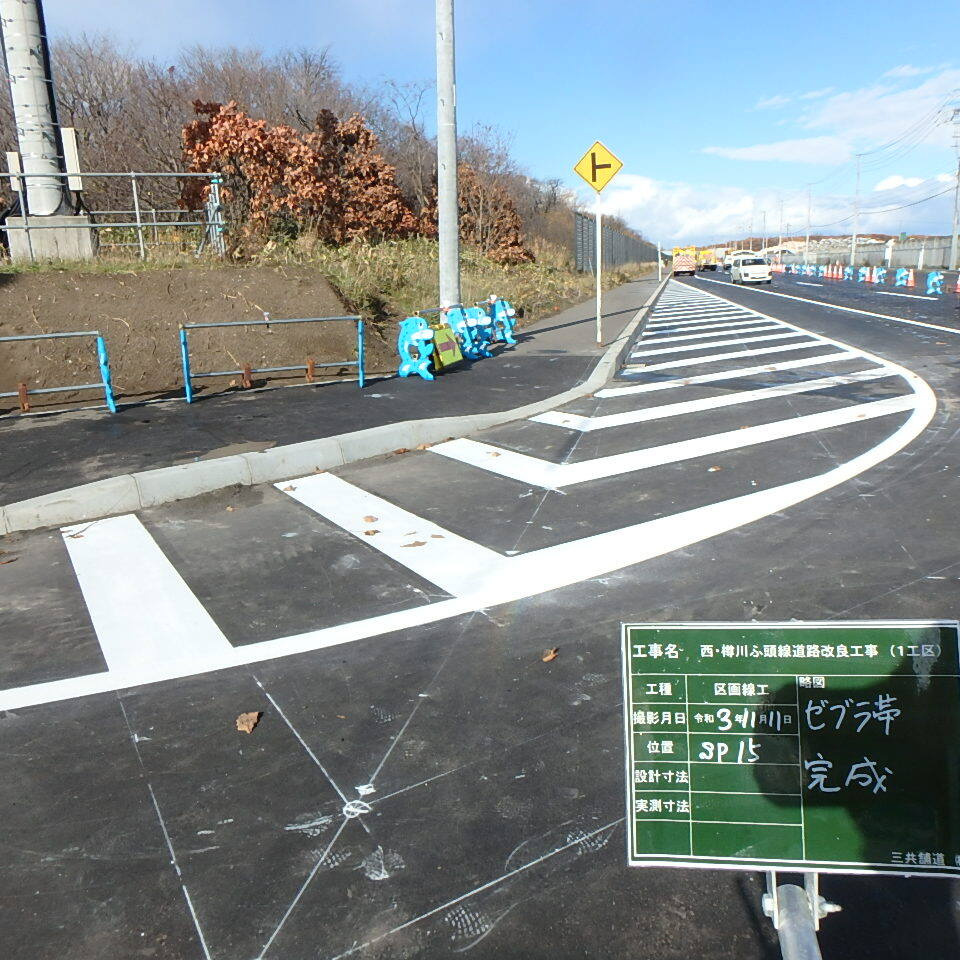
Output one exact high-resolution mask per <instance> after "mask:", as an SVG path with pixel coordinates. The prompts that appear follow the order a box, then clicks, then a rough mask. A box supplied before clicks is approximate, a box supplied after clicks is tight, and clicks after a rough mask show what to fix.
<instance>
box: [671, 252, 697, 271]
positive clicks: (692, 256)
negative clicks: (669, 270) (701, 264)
mask: <svg viewBox="0 0 960 960" xmlns="http://www.w3.org/2000/svg"><path fill="white" fill-rule="evenodd" d="M696 272H697V248H696V247H674V248H673V275H674V276H675V277H678V276H680V274H681V273H686V274H688V275H689V276H691V277H692V276H694V274H696Z"/></svg>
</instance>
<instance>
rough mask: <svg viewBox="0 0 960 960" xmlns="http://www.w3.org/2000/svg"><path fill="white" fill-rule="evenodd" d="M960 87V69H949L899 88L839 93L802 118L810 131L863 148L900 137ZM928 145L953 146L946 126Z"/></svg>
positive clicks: (934, 130) (878, 86) (882, 86)
mask: <svg viewBox="0 0 960 960" xmlns="http://www.w3.org/2000/svg"><path fill="white" fill-rule="evenodd" d="M957 87H960V70H957V69H955V68H947V69H944V70H941V71H940V73H938V74H936V75H935V76H931V77H928V78H927V79H926V80H923V81H922V82H920V83H918V84H916V85H913V86H909V87H907V88H899V87H896V86H893V85H891V84H882V83H881V84H875V85H874V86H871V87H863V88H861V89H859V90H850V91H846V92H841V93H836V94H834V95H832V96H830V97H828V98H826V99H825V100H822V101H821V102H819V103H817V104H815V105H813V106H811V107H810V108H808V109H807V110H806V111H804V113H803V114H801V116H800V118H799V123H800V126H801V127H804V128H805V129H807V130H824V131H827V132H828V133H831V134H833V135H835V136H841V137H843V138H844V139H845V140H847V142H848V143H849V144H850V145H851V147H852V148H853V152H857V150H858V148H860V149H862V148H866V149H869V148H870V147H873V146H876V145H878V144H880V143H883V142H885V141H887V140H892V139H894V138H896V137H899V136H900V135H901V134H902V133H903V132H904V131H905V130H907V129H908V128H910V127H911V126H913V125H914V124H916V123H917V122H918V121H919V120H922V119H923V118H924V117H926V116H928V115H932V114H933V113H934V111H935V110H936V109H937V108H938V107H939V106H940V105H941V104H942V103H943V102H944V101H945V100H946V99H948V97H949V96H950V95H951V93H952V92H953V91H954V90H955V89H956V88H957ZM930 128H931V132H930V135H929V137H928V140H927V142H928V143H931V144H937V145H946V144H948V143H949V140H950V134H949V130H948V129H947V125H946V124H944V125H941V126H940V127H934V125H933V118H932V117H931V120H930Z"/></svg>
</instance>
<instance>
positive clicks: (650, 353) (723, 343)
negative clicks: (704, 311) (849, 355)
mask: <svg viewBox="0 0 960 960" xmlns="http://www.w3.org/2000/svg"><path fill="white" fill-rule="evenodd" d="M808 336H809V334H806V333H797V332H796V331H794V330H790V331H788V332H787V333H768V334H765V335H763V336H759V337H741V336H739V335H736V336H734V337H733V339H729V340H708V341H707V342H706V343H692V344H687V345H686V346H685V347H664V348H663V349H662V350H660V349H657V350H634V351H633V352H632V353H631V354H630V356H631V357H655V356H660V355H662V354H665V353H689V352H690V351H691V350H708V349H709V348H710V347H732V346H735V345H736V344H738V343H763V342H766V341H770V340H795V339H797V337H808Z"/></svg>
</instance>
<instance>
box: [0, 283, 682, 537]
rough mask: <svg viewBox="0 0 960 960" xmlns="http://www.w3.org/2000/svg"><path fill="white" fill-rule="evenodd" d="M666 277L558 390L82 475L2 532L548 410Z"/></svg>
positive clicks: (268, 476) (9, 513) (595, 380)
mask: <svg viewBox="0 0 960 960" xmlns="http://www.w3.org/2000/svg"><path fill="white" fill-rule="evenodd" d="M667 280H669V276H667V277H665V278H664V279H663V281H662V282H661V283H659V284H658V285H657V287H656V289H655V290H654V291H653V293H652V294H651V295H650V296H649V297H648V298H647V301H646V303H644V305H643V306H642V307H641V308H640V309H639V310H638V311H637V313H636V315H635V316H634V318H633V319H632V320H631V321H630V322H629V323H628V324H627V325H626V327H624V329H623V331H622V332H621V334H620V336H618V337H617V339H616V340H614V341H613V342H612V343H611V344H610V346H609V347H607V349H606V351H605V352H604V353H603V355H602V356H601V357H600V360H599V361H598V362H597V365H596V366H595V367H594V368H593V372H592V373H591V374H590V376H589V377H587V379H586V380H584V381H583V382H582V383H580V384H578V385H577V386H575V387H572V388H571V389H569V390H565V391H564V392H563V393H558V394H555V395H554V396H552V397H547V398H545V399H543V400H538V401H536V402H535V403H528V404H525V405H524V406H522V407H514V408H513V409H511V410H500V411H496V412H493V413H475V414H469V415H466V416H459V417H437V418H431V419H428V420H403V421H400V422H399V423H390V424H385V425H383V426H380V427H371V428H369V429H367V430H357V431H355V432H353V433H342V434H339V435H338V436H333V437H323V438H321V439H319V440H305V441H303V442H302V443H291V444H287V445H285V446H282V447H273V448H272V449H269V450H263V451H259V452H256V453H243V454H239V455H237V456H232V457H221V458H218V459H216V460H198V461H196V462H194V463H185V464H181V465H179V466H175V467H161V468H159V469H156V470H143V471H140V472H139V473H128V474H123V475H121V476H117V477H108V478H106V479H105V480H96V481H94V482H93V483H84V484H81V485H80V486H76V487H69V488H67V489H66V490H61V491H58V492H57V493H48V494H44V495H43V496H42V497H33V498H32V499H30V500H20V501H19V502H17V503H11V504H9V505H8V506H6V507H0V534H5V533H16V532H19V531H22V530H36V529H38V528H41V527H60V526H65V525H67V524H71V523H81V522H83V521H86V520H97V519H100V518H101V517H108V516H112V515H114V514H118V513H134V512H136V511H137V510H142V509H143V508H144V507H155V506H158V505H160V504H163V503H172V502H173V501H175V500H186V499H187V498H189V497H196V496H198V495H200V494H202V493H210V492H211V491H214V490H222V489H224V488H226V487H233V486H252V485H253V484H257V483H276V482H277V481H280V480H287V479H290V478H291V477H302V476H305V475H306V474H309V473H314V472H315V471H317V470H329V469H330V468H331V467H339V466H342V465H343V464H346V463H353V462H354V461H356V460H366V459H368V458H370V457H377V456H382V455H383V454H386V453H390V452H391V451H393V450H397V449H400V448H404V447H405V448H407V449H411V448H414V447H418V446H420V444H424V443H438V442H439V441H441V440H446V439H448V438H450V437H463V436H467V435H468V434H471V433H476V432H477V431H478V430H484V429H486V428H488V427H495V426H499V425H500V424H502V423H508V422H509V421H511V420H523V419H525V418H527V417H532V416H534V415H535V414H538V413H544V412H545V411H547V410H552V409H553V408H554V407H558V406H562V405H563V404H565V403H569V402H570V401H571V400H577V399H579V398H580V397H583V396H586V395H587V394H590V393H593V392H594V391H595V390H597V389H599V388H600V387H602V386H603V385H604V384H605V383H606V382H607V381H608V380H609V379H610V375H611V373H612V371H613V370H614V369H615V368H616V365H617V362H618V360H619V358H620V354H621V353H622V352H623V351H624V350H625V349H626V347H627V346H628V345H629V342H630V340H631V339H632V337H633V334H634V333H635V331H636V329H637V327H638V326H640V324H641V323H642V322H643V320H644V319H645V317H646V313H647V311H648V310H649V308H650V306H651V304H653V302H654V301H655V300H656V299H657V297H658V296H659V295H660V292H661V291H662V290H663V288H664V286H666V283H667Z"/></svg>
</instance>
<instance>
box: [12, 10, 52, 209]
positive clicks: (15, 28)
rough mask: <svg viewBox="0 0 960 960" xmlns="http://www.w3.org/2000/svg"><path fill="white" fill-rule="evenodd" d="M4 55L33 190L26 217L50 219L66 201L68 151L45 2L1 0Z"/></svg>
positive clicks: (25, 169) (19, 141) (23, 159)
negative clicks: (56, 101) (63, 143)
mask: <svg viewBox="0 0 960 960" xmlns="http://www.w3.org/2000/svg"><path fill="white" fill-rule="evenodd" d="M0 27H2V33H3V53H4V58H5V61H6V67H7V75H8V77H9V80H10V97H11V100H12V101H13V116H14V122H15V123H16V128H17V144H18V146H19V148H20V157H21V163H22V165H23V172H24V174H25V180H26V184H27V190H26V193H27V209H26V210H23V211H21V213H22V214H23V215H26V214H28V213H29V214H30V215H31V216H40V217H45V216H50V215H51V214H55V213H57V212H58V211H59V210H60V208H61V205H62V204H63V201H64V196H65V193H64V180H63V148H62V147H61V144H60V130H59V127H58V126H57V114H56V106H55V104H54V98H53V79H52V77H51V76H50V57H49V53H48V50H47V38H46V33H45V30H44V25H43V13H42V11H41V9H40V0H0Z"/></svg>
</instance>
